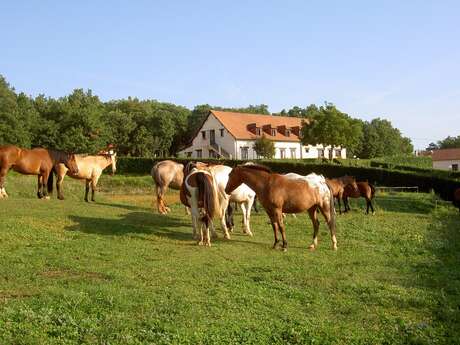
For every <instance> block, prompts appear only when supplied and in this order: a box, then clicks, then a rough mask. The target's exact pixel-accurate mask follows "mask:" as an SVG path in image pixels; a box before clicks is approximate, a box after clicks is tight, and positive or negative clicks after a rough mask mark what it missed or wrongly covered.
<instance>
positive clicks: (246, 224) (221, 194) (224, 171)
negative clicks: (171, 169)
mask: <svg viewBox="0 0 460 345" xmlns="http://www.w3.org/2000/svg"><path fill="white" fill-rule="evenodd" d="M193 169H198V170H200V171H207V172H209V173H210V174H211V176H212V177H213V179H214V180H215V184H216V189H217V195H218V198H219V203H218V205H219V207H220V209H221V210H220V212H219V214H220V223H221V226H222V230H223V232H224V237H225V238H226V239H230V233H229V230H230V231H233V219H232V213H233V212H232V211H233V210H232V209H230V208H229V205H230V202H235V203H236V204H238V205H239V206H240V208H241V211H242V213H243V233H245V234H247V235H249V236H252V235H253V234H252V231H251V227H250V219H251V208H252V205H253V203H254V199H255V196H256V193H255V192H254V191H253V190H252V189H251V188H249V187H248V186H247V185H245V184H242V185H241V186H239V187H238V188H236V189H235V190H233V191H232V193H229V194H230V195H228V194H227V193H225V186H226V185H227V182H228V177H229V174H230V172H231V171H232V168H230V167H229V166H226V165H220V164H204V163H193V162H190V163H188V164H187V166H186V167H185V169H184V175H185V176H188V175H189V174H190V173H191V171H193ZM184 185H185V183H184ZM185 192H186V191H185V186H184V188H182V189H181V201H182V203H183V204H184V205H186V206H189V204H188V201H187V198H186V195H185ZM192 217H193V216H192ZM211 230H212V231H213V235H215V233H214V228H213V226H211ZM193 233H194V235H196V228H195V227H194V229H193Z"/></svg>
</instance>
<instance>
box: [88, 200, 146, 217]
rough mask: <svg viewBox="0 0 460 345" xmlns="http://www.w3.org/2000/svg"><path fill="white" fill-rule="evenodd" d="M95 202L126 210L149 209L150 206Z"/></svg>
mask: <svg viewBox="0 0 460 345" xmlns="http://www.w3.org/2000/svg"><path fill="white" fill-rule="evenodd" d="M96 204H98V205H102V206H109V207H116V208H122V209H125V210H128V211H139V210H150V208H148V207H142V206H134V205H126V204H115V203H108V202H99V201H96ZM150 214H153V213H150Z"/></svg>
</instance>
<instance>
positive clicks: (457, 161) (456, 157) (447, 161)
mask: <svg viewBox="0 0 460 345" xmlns="http://www.w3.org/2000/svg"><path fill="white" fill-rule="evenodd" d="M431 159H432V160H433V168H434V169H442V170H452V171H458V170H459V167H460V149H439V150H433V153H432V155H431Z"/></svg>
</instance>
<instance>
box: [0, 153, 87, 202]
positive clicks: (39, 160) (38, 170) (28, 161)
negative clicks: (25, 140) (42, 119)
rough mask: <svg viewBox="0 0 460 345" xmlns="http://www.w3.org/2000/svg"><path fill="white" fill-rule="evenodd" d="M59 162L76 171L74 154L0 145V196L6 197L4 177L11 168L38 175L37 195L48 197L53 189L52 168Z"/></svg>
mask: <svg viewBox="0 0 460 345" xmlns="http://www.w3.org/2000/svg"><path fill="white" fill-rule="evenodd" d="M60 163H62V164H64V165H65V166H66V167H67V168H68V169H69V170H70V171H72V172H74V173H78V166H77V163H76V161H75V155H74V154H69V153H65V152H62V151H57V150H48V149H44V148H35V149H31V150H29V149H21V148H19V147H17V146H13V145H7V146H0V198H2V197H8V194H6V190H5V177H6V174H7V173H8V171H9V170H10V169H13V170H14V171H17V172H19V173H21V174H24V175H38V191H37V196H38V197H39V198H40V199H42V198H46V199H48V198H49V196H48V193H51V192H52V191H53V174H52V170H53V168H55V167H56V166H57V165H58V164H60ZM45 184H46V185H47V188H45Z"/></svg>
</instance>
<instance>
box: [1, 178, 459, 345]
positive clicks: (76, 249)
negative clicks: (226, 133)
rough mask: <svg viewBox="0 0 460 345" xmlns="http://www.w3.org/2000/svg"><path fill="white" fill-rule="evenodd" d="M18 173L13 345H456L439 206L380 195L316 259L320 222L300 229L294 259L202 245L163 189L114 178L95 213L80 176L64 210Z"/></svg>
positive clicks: (10, 313)
mask: <svg viewBox="0 0 460 345" xmlns="http://www.w3.org/2000/svg"><path fill="white" fill-rule="evenodd" d="M35 185H36V180H35V178H33V177H26V176H19V175H16V174H10V175H9V176H8V177H7V191H8V193H9V194H10V198H8V199H6V200H0V344H458V342H459V339H460V268H459V267H460V234H459V230H460V215H459V214H458V210H456V209H454V208H453V207H452V206H449V205H444V204H437V206H436V207H435V203H434V201H433V199H434V196H433V195H429V194H422V193H419V194H397V195H379V196H378V197H377V200H376V212H377V213H376V215H375V216H366V215H364V204H363V203H359V205H357V203H356V201H355V200H353V201H352V205H351V206H352V208H353V212H351V213H350V214H346V215H343V216H339V217H338V248H339V249H338V251H337V252H334V251H332V250H331V241H330V236H329V233H328V232H327V228H326V227H325V226H324V224H323V223H324V222H322V224H321V231H320V246H319V248H318V249H317V250H316V251H314V252H311V251H308V250H307V247H308V245H309V244H310V240H311V235H312V226H311V223H310V221H309V220H308V219H307V215H299V216H298V217H297V218H296V219H295V218H293V217H291V216H288V217H287V219H286V222H287V236H288V242H289V250H288V251H287V252H286V253H284V252H282V251H280V250H272V249H270V247H271V244H272V241H273V233H272V230H271V227H270V225H269V224H268V223H267V221H268V218H267V216H266V215H265V213H264V212H263V211H261V212H260V213H258V214H257V213H255V212H254V213H253V215H252V219H251V226H252V229H253V232H254V234H255V236H254V237H248V236H246V235H243V234H241V226H240V220H241V214H236V219H235V223H236V224H237V228H236V230H235V233H234V234H232V239H231V240H229V241H226V240H224V239H222V234H221V233H219V238H218V239H216V240H214V241H213V243H212V247H210V248H206V247H200V246H197V245H196V244H195V242H194V241H193V240H192V238H191V226H190V219H189V217H188V216H186V215H185V212H184V209H183V208H182V207H181V206H180V205H179V204H177V203H174V202H177V193H169V197H168V201H169V202H170V203H174V204H173V205H172V207H171V208H172V213H171V214H170V215H168V216H161V215H159V214H157V213H156V212H154V211H153V210H152V199H153V188H152V187H151V178H150V177H149V176H147V177H136V176H114V177H113V178H112V177H109V176H105V175H104V176H103V177H102V179H101V181H100V187H101V193H99V194H98V195H97V202H96V203H85V202H84V201H83V195H84V186H83V184H81V183H80V182H78V181H73V180H70V179H66V181H65V185H64V188H65V191H64V192H65V196H66V200H64V201H59V200H57V199H56V197H55V195H54V196H53V198H52V199H51V200H38V199H36V198H35Z"/></svg>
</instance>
